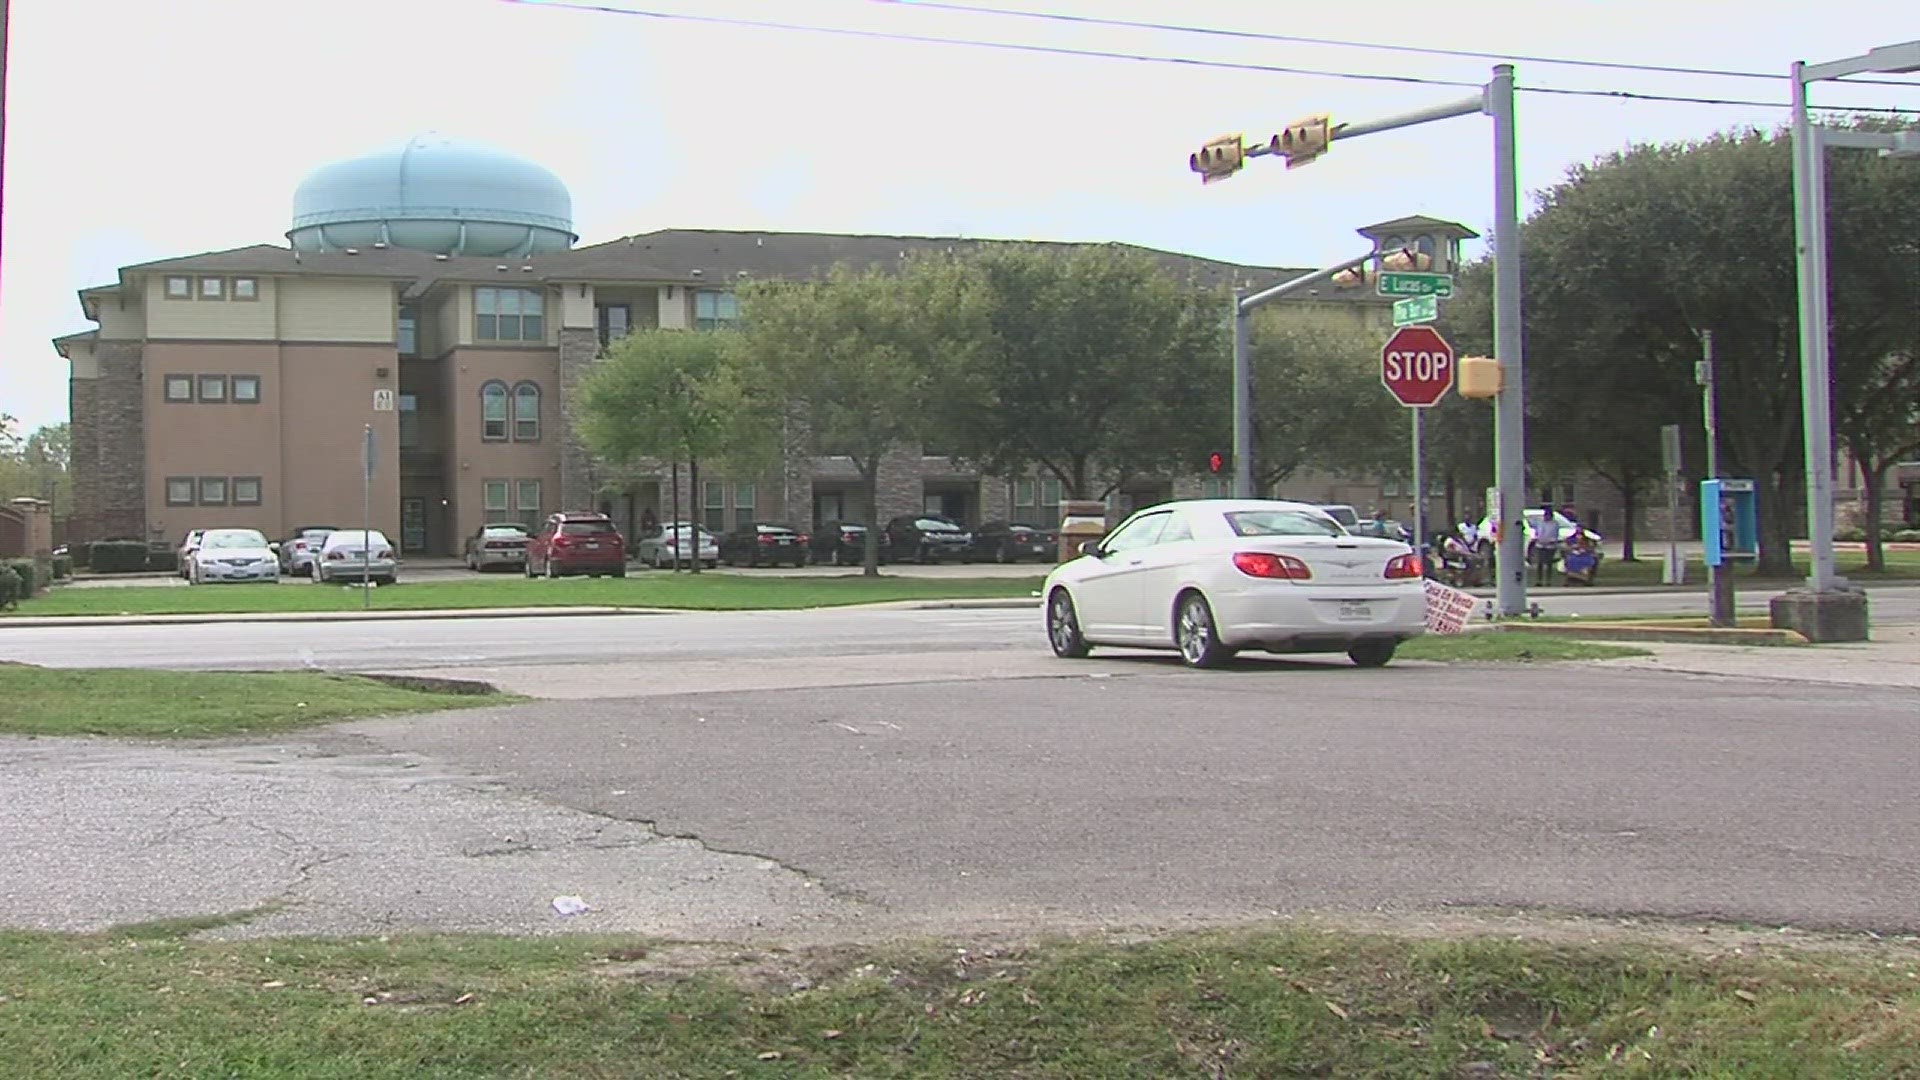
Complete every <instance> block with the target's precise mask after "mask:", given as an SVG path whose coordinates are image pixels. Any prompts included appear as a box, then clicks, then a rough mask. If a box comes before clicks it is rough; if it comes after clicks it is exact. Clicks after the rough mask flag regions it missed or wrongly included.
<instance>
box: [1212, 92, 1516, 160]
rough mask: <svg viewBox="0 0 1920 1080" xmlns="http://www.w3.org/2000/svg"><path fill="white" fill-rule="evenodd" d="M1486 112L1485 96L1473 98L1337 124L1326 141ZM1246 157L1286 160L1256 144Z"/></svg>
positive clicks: (1263, 144) (1374, 133)
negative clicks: (1396, 114) (1384, 116)
mask: <svg viewBox="0 0 1920 1080" xmlns="http://www.w3.org/2000/svg"><path fill="white" fill-rule="evenodd" d="M1486 111H1487V99H1486V94H1485V93H1484V92H1482V93H1480V94H1477V95H1475V96H1473V97H1470V98H1461V99H1460V100H1459V101H1455V102H1452V103H1451V104H1447V105H1434V106H1430V107H1428V108H1425V109H1416V110H1414V111H1413V112H1408V113H1401V114H1399V115H1398V116H1389V117H1386V118H1384V119H1380V120H1362V121H1360V122H1359V123H1354V124H1338V125H1335V126H1334V127H1332V128H1330V129H1328V131H1327V141H1328V142H1329V143H1334V142H1338V141H1339V140H1341V139H1357V138H1359V137H1360V136H1362V135H1378V134H1380V133H1381V132H1383V131H1393V130H1396V129H1398V128H1403V127H1413V126H1414V125H1416V124H1430V123H1432V122H1434V121H1435V120H1451V119H1452V118H1454V117H1456V116H1471V115H1473V114H1474V113H1483V112H1486ZM1244 153H1245V155H1246V156H1247V157H1250V158H1255V157H1284V156H1285V155H1284V154H1282V153H1281V152H1280V151H1279V150H1276V149H1275V148H1274V147H1273V145H1272V144H1271V143H1257V144H1255V145H1253V146H1249V147H1247V148H1246V150H1245V151H1244Z"/></svg>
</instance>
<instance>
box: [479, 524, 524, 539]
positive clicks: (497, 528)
mask: <svg viewBox="0 0 1920 1080" xmlns="http://www.w3.org/2000/svg"><path fill="white" fill-rule="evenodd" d="M487 535H488V536H497V537H500V538H501V539H505V540H524V539H526V536H527V530H525V529H523V528H521V527H520V526H518V525H489V526H487Z"/></svg>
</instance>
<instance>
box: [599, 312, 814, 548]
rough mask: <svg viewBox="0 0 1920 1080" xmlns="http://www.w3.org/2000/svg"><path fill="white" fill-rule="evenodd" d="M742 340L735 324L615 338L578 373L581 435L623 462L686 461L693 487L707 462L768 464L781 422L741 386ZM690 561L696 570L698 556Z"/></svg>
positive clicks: (744, 469) (737, 466) (738, 466)
mask: <svg viewBox="0 0 1920 1080" xmlns="http://www.w3.org/2000/svg"><path fill="white" fill-rule="evenodd" d="M741 346H742V342H741V336H740V335H739V334H738V333H735V332H732V331H689V330H646V331H640V332H638V333H633V334H629V335H627V336H626V337H624V338H621V339H620V340H619V341H617V342H615V343H614V344H613V345H612V346H611V347H610V348H609V349H608V351H607V355H606V356H605V358H604V359H602V360H601V361H600V362H599V363H597V364H596V365H595V366H594V368H593V369H592V370H591V371H589V372H588V373H587V375H586V377H585V378H584V379H583V380H582V383H581V422H580V434H581V438H582V440H583V441H584V442H585V443H586V445H587V447H588V449H589V450H591V451H592V452H593V453H595V454H597V455H599V456H600V457H601V458H603V459H605V460H607V461H608V462H610V463H612V464H614V465H615V466H616V467H619V468H626V467H630V466H632V465H633V464H635V463H636V462H639V461H641V460H642V459H653V460H655V461H666V462H671V463H678V462H681V461H684V462H686V463H687V468H688V474H689V481H690V485H691V487H692V489H693V490H695V491H698V490H699V484H700V466H701V463H703V462H706V463H708V464H713V465H718V466H720V467H723V468H726V469H729V470H731V471H735V472H740V473H757V472H759V471H761V470H764V469H765V468H766V467H767V466H768V465H769V464H770V463H771V462H772V461H774V460H775V459H776V458H777V456H778V447H777V443H776V441H775V439H774V435H775V432H776V430H777V428H776V426H775V425H774V424H773V423H772V422H771V420H772V418H771V416H770V414H769V413H768V411H767V410H766V408H765V403H764V402H763V401H762V400H761V399H759V398H757V397H756V396H755V395H753V394H750V393H748V392H747V390H746V387H747V383H746V381H745V380H744V379H743V378H742V377H741V370H740V368H741V363H742V356H743V353H742V348H741ZM676 513H677V511H676ZM696 554H697V552H696ZM691 569H692V570H693V571H694V572H695V573H698V572H699V570H700V560H699V559H697V558H696V559H694V560H693V562H692V566H691Z"/></svg>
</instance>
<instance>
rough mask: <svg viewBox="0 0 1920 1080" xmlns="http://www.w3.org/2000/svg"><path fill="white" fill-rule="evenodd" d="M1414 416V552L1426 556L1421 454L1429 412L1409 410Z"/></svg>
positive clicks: (1425, 513) (1423, 480)
mask: <svg viewBox="0 0 1920 1080" xmlns="http://www.w3.org/2000/svg"><path fill="white" fill-rule="evenodd" d="M1407 411H1408V412H1410V413H1412V414H1413V550H1414V551H1415V552H1419V553H1421V554H1425V552H1424V551H1423V550H1422V545H1424V544H1425V543H1426V542H1427V475H1426V470H1425V469H1424V468H1422V463H1421V460H1420V458H1421V454H1420V434H1421V433H1420V424H1421V416H1422V414H1423V413H1425V412H1426V411H1427V410H1425V409H1408V410H1407Z"/></svg>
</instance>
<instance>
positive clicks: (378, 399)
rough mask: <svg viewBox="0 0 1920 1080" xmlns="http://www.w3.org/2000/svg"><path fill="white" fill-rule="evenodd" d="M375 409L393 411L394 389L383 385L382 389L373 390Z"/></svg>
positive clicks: (377, 410)
mask: <svg viewBox="0 0 1920 1080" xmlns="http://www.w3.org/2000/svg"><path fill="white" fill-rule="evenodd" d="M373 411H374V412H392V411H393V391H392V390H389V389H387V388H386V387H384V386H383V387H381V388H380V389H378V390H375V391H374V392H373Z"/></svg>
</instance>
